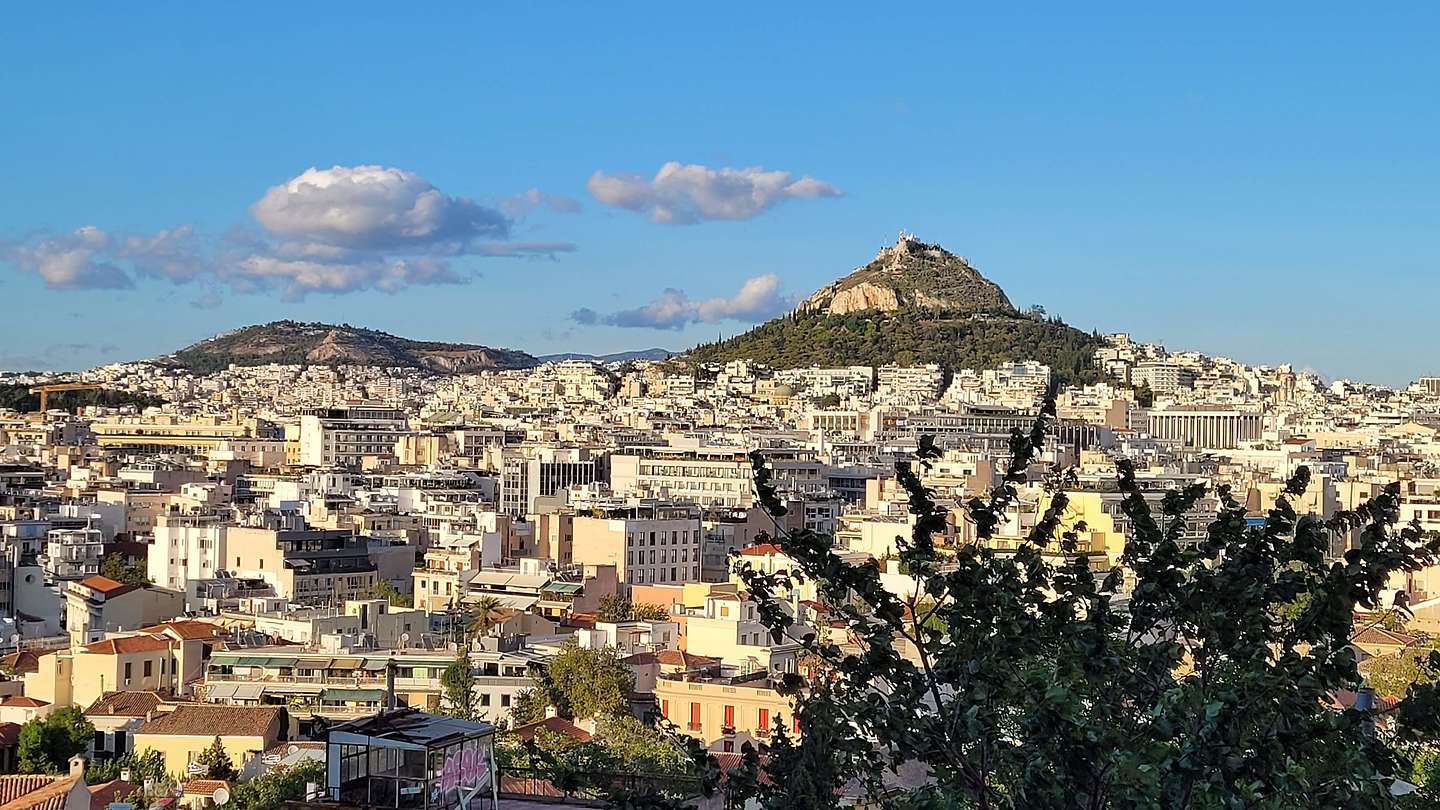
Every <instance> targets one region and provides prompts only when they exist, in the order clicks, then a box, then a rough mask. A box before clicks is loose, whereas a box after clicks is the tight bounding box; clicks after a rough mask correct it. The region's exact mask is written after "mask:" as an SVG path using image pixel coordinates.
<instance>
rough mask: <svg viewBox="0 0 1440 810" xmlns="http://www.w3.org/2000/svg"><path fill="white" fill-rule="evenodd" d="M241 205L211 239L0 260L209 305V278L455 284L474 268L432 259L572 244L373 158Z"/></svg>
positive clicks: (43, 243)
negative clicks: (241, 219)
mask: <svg viewBox="0 0 1440 810" xmlns="http://www.w3.org/2000/svg"><path fill="white" fill-rule="evenodd" d="M503 199H505V200H509V201H511V205H512V207H514V209H515V210H516V211H517V212H518V213H516V214H515V215H514V216H521V215H523V213H524V212H525V211H528V210H533V209H534V208H535V207H536V206H546V207H548V208H550V209H552V210H557V211H564V210H573V209H576V208H578V206H579V203H577V202H575V201H574V200H572V199H570V198H568V197H560V196H557V195H549V194H545V193H544V192H541V191H540V190H539V189H531V190H530V191H527V192H524V193H523V194H520V195H516V196H515V197H513V198H503ZM527 206H528V207H527ZM250 212H251V214H252V215H253V216H254V218H255V221H256V222H257V223H258V224H259V225H260V228H258V229H257V228H249V229H245V228H236V229H232V232H231V233H230V234H227V235H226V236H225V237H224V238H221V239H215V238H213V237H211V238H205V237H202V236H200V235H198V234H197V233H196V231H195V229H194V227H192V226H190V225H179V226H176V227H174V228H169V229H166V230H162V231H159V232H158V233H155V234H153V235H130V236H126V237H124V238H113V237H111V236H110V235H109V234H106V233H105V232H104V231H101V230H100V229H98V228H94V227H85V228H81V229H80V230H78V231H76V232H75V233H73V234H68V235H65V236H56V237H49V238H40V239H31V240H28V241H26V242H23V243H19V244H16V245H14V246H9V247H5V246H3V245H0V259H8V260H9V261H10V262H11V263H13V264H14V265H15V266H16V267H18V268H19V269H20V270H23V271H26V272H32V273H36V274H37V275H39V276H41V277H42V278H43V279H44V280H45V283H46V285H47V286H50V287H54V288H65V289H80V288H123V287H131V286H134V278H136V277H147V278H156V279H163V280H167V281H171V282H175V283H181V284H183V283H187V282H190V281H194V280H196V279H200V280H201V281H202V283H203V284H204V285H205V292H203V293H202V294H201V295H200V296H199V297H197V298H196V299H195V300H194V302H193V303H194V304H195V305H196V306H199V307H212V306H215V305H217V304H218V303H219V291H218V288H219V287H221V286H227V287H229V288H230V289H231V290H232V291H235V292H242V293H248V292H263V291H267V290H276V291H279V292H280V293H281V294H282V295H283V296H285V297H286V298H288V299H297V298H303V297H304V296H305V295H307V294H309V293H329V294H336V295H338V294H344V293H351V292H359V291H362V290H379V291H381V292H389V293H393V292H397V291H399V290H402V289H405V288H406V287H412V286H419V285H434V284H463V283H466V282H467V281H469V280H470V279H472V278H474V277H475V276H476V275H477V274H476V273H474V272H473V271H470V270H458V269H452V267H451V265H450V263H449V262H448V261H446V260H444V259H443V258H442V257H456V256H477V257H528V258H539V257H550V258H554V257H555V256H556V255H558V254H560V253H566V252H570V251H574V250H575V245H574V244H572V243H570V242H560V241H546V242H522V241H511V240H510V239H509V235H510V230H511V218H510V217H509V216H507V215H506V214H505V213H502V212H501V211H500V210H498V209H496V208H489V207H486V206H483V205H480V204H479V203H476V202H475V201H473V200H471V199H469V198H465V197H455V196H451V195H448V194H445V193H443V192H441V191H440V190H439V189H437V188H435V187H434V186H433V185H431V184H430V182H429V181H427V180H425V179H424V178H423V177H420V176H419V175H416V174H414V173H412V172H407V171H404V170H402V169H395V168H387V167H383V166H354V167H345V166H332V167H331V168H329V169H315V168H311V169H307V170H306V171H304V172H302V173H301V174H299V175H297V176H296V177H294V178H291V179H290V180H288V181H286V182H285V183H282V184H280V185H277V186H273V187H271V188H270V189H268V190H267V191H266V192H265V194H264V195H263V196H262V197H261V198H260V199H259V200H257V201H256V202H255V203H254V204H253V205H251V206H250Z"/></svg>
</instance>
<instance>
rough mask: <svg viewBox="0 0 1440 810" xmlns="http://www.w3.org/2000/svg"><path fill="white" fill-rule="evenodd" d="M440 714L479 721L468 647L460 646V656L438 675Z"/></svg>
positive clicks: (473, 670)
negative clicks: (442, 691) (440, 689)
mask: <svg viewBox="0 0 1440 810" xmlns="http://www.w3.org/2000/svg"><path fill="white" fill-rule="evenodd" d="M440 686H441V687H442V688H443V689H444V690H445V691H444V694H442V695H441V696H440V713H441V714H446V715H449V716H451V717H455V718H458V719H460V720H479V719H480V709H479V706H478V705H477V701H476V700H475V668H474V666H472V665H471V663H470V647H469V645H466V644H461V645H460V654H459V655H457V656H456V657H455V660H454V661H453V662H452V663H451V664H450V666H448V667H445V672H444V673H442V674H441V675H440Z"/></svg>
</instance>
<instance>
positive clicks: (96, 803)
mask: <svg viewBox="0 0 1440 810" xmlns="http://www.w3.org/2000/svg"><path fill="white" fill-rule="evenodd" d="M89 787H90V810H105V808H107V807H109V806H110V805H111V803H113V802H123V801H125V798H126V797H127V796H129V795H130V794H131V793H134V792H135V791H137V790H139V789H140V788H141V787H143V785H136V784H134V783H132V782H126V781H125V780H124V779H111V780H110V781H109V782H101V783H100V784H98V785H90V786H89Z"/></svg>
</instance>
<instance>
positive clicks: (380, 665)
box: [361, 658, 390, 672]
mask: <svg viewBox="0 0 1440 810" xmlns="http://www.w3.org/2000/svg"><path fill="white" fill-rule="evenodd" d="M389 662H390V659H388V658H367V659H365V665H364V666H363V667H361V669H364V670H368V671H370V672H384V671H385V666H386V665H387V664H388V663H389Z"/></svg>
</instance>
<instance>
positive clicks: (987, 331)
mask: <svg viewBox="0 0 1440 810" xmlns="http://www.w3.org/2000/svg"><path fill="white" fill-rule="evenodd" d="M1101 343H1102V342H1101V340H1100V338H1098V337H1096V336H1094V335H1091V334H1089V333H1087V332H1082V331H1080V330H1078V329H1075V328H1073V327H1070V326H1066V325H1065V324H1063V323H1061V322H1059V321H1057V320H1046V321H1036V320H1033V319H1031V318H1026V317H1024V316H1021V315H1018V314H1014V313H1004V312H994V313H964V312H937V311H934V310H929V309H915V308H912V309H902V310H898V311H894V312H879V311H875V310H867V311H863V312H853V313H850V314H848V315H827V314H822V313H820V312H800V313H794V314H791V315H786V316H785V317H783V318H777V319H775V320H773V321H769V322H768V323H763V324H761V325H759V326H757V327H755V328H754V329H751V330H750V331H748V332H745V333H743V334H740V335H737V336H735V337H733V338H731V339H729V340H726V341H723V342H719V343H708V344H704V345H701V346H697V347H696V348H694V349H693V350H691V351H690V353H689V354H688V355H687V358H688V359H689V360H690V361H691V362H692V363H723V362H726V361H729V360H737V359H750V360H754V361H756V362H759V363H764V364H766V365H769V366H773V367H776V368H804V367H806V366H813V365H818V366H850V365H869V366H883V365H890V364H899V365H923V364H925V363H937V364H939V365H941V366H943V367H945V368H947V369H952V370H953V369H961V368H973V369H985V368H994V367H995V366H997V365H999V364H1001V363H1003V362H1008V361H1019V360H1038V361H1040V362H1042V363H1045V364H1047V365H1049V366H1050V369H1051V371H1052V372H1053V373H1054V374H1055V376H1056V377H1057V378H1059V379H1063V380H1066V381H1069V382H1072V383H1076V384H1084V383H1089V382H1094V381H1097V380H1099V379H1101V378H1102V375H1101V374H1100V373H1099V372H1098V371H1097V370H1096V369H1095V368H1094V366H1093V362H1092V361H1093V357H1094V353H1095V349H1097V348H1099V347H1100V346H1101Z"/></svg>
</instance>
